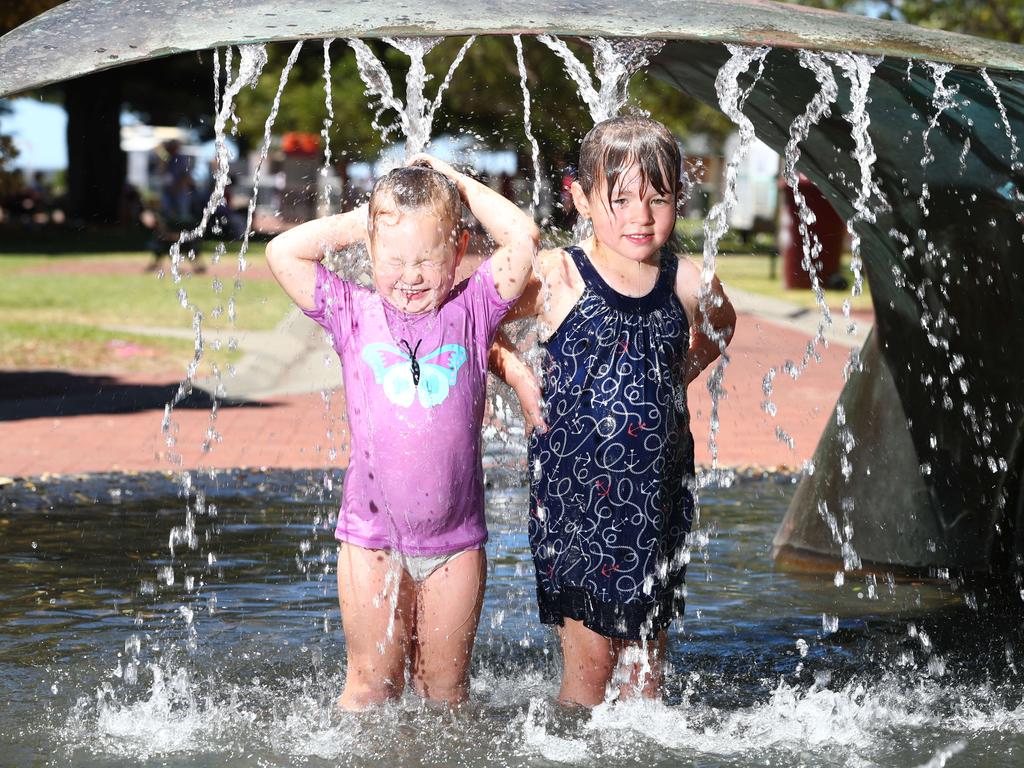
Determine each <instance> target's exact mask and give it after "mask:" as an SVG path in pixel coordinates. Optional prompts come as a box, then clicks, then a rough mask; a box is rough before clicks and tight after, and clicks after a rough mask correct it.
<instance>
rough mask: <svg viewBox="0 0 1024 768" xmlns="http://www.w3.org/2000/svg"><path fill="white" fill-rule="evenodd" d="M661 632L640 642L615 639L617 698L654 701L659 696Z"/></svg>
mask: <svg viewBox="0 0 1024 768" xmlns="http://www.w3.org/2000/svg"><path fill="white" fill-rule="evenodd" d="M665 638H666V633H665V631H664V630H663V631H661V632H659V633H658V634H657V635H655V636H654V637H652V638H651V639H650V640H648V641H647V643H646V646H645V644H644V643H640V642H633V641H629V640H616V641H614V645H615V651H616V653H615V655H616V659H617V665H616V670H615V678H616V682H617V683H619V688H618V692H619V698H620V699H633V698H637V697H638V696H639V697H641V698H645V699H657V698H660V696H661V684H662V682H663V680H664V675H663V670H662V659H663V658H664V657H665Z"/></svg>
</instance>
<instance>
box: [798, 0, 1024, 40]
mask: <svg viewBox="0 0 1024 768" xmlns="http://www.w3.org/2000/svg"><path fill="white" fill-rule="evenodd" d="M787 2H795V3H797V4H799V5H807V6H812V7H814V8H827V9H829V10H833V11H846V12H850V13H868V12H871V14H872V15H874V16H878V17H880V18H883V19H890V20H894V21H905V22H907V23H909V24H915V25H917V26H922V27H930V28H932V29H942V30H945V31H947V32H961V33H963V34H966V35H976V36H978V37H987V38H990V39H992V40H1002V41H1004V42H1008V43H1017V44H1021V43H1024V3H1022V2H1021V0H984V1H983V2H982V0H787Z"/></svg>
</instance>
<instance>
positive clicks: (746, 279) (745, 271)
mask: <svg viewBox="0 0 1024 768" xmlns="http://www.w3.org/2000/svg"><path fill="white" fill-rule="evenodd" d="M698 258H699V255H698ZM842 270H843V274H844V275H845V276H846V279H847V281H848V282H849V283H850V286H851V288H847V289H845V290H841V291H830V290H826V291H825V301H826V302H827V303H828V306H829V308H830V309H833V310H839V309H840V308H841V307H842V306H843V301H845V300H847V299H849V301H850V307H851V308H852V309H855V310H870V309H871V308H872V307H871V294H870V291H869V290H868V283H867V280H866V279H865V280H864V291H863V293H861V295H860V296H853V293H852V286H853V272H851V271H850V255H849V254H844V257H843V260H842ZM715 273H716V274H717V275H718V278H719V279H720V280H721V281H722V282H723V283H724V284H725V287H726V291H728V289H729V286H734V287H736V288H739V289H740V290H743V291H748V292H750V293H757V294H760V295H762V296H771V297H772V298H776V299H784V300H785V301H789V302H792V303H793V304H797V305H799V306H802V307H807V308H808V309H814V308H815V307H817V306H818V304H817V299H816V298H815V295H814V292H813V291H812V290H811V289H809V288H798V289H786V288H784V287H783V285H782V276H781V273H782V260H781V259H776V263H775V277H774V278H772V277H771V276H770V275H769V257H768V256H748V255H740V254H730V253H723V254H720V255H719V257H718V260H717V262H716V270H715Z"/></svg>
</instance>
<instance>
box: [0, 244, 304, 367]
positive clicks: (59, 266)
mask: <svg viewBox="0 0 1024 768" xmlns="http://www.w3.org/2000/svg"><path fill="white" fill-rule="evenodd" d="M211 251H212V246H211V247H210V248H208V249H207V250H206V252H205V253H204V256H203V263H205V264H206V265H208V266H209V265H210V256H211ZM151 260H152V256H151V255H150V254H148V253H144V252H138V253H118V254H116V255H103V254H101V255H93V254H62V255H59V256H56V255H37V254H9V255H8V254H5V255H3V256H0V281H2V284H3V286H4V288H3V290H2V291H0V337H2V338H3V339H4V344H3V345H0V366H2V367H4V368H6V369H29V368H32V369H43V368H79V369H83V368H84V369H97V368H111V367H113V368H117V369H119V370H129V371H132V370H138V371H142V370H163V371H166V370H168V369H169V368H171V369H177V368H180V369H181V370H182V371H184V368H185V365H186V364H187V363H188V361H189V360H190V359H191V358H192V350H193V342H192V341H191V340H189V339H188V338H185V339H182V338H168V337H161V336H159V334H158V331H162V330H164V329H167V330H168V332H169V334H173V333H175V332H176V333H178V334H180V333H183V332H184V333H187V334H189V335H191V333H192V326H193V316H194V315H193V311H192V306H194V307H196V308H198V309H199V311H200V312H201V313H202V316H203V323H202V327H203V332H204V333H205V334H208V333H210V332H212V331H218V330H223V331H230V330H232V329H235V330H238V331H260V330H270V329H272V328H273V327H274V326H275V325H277V323H279V322H280V321H281V320H282V319H283V318H284V317H285V316H286V314H287V313H288V311H289V310H290V308H291V306H292V305H291V302H290V301H289V299H288V298H287V296H285V295H284V293H283V292H282V291H281V289H280V288H279V287H278V285H277V284H276V283H275V282H274V281H273V280H272V279H269V278H268V277H267V275H266V273H265V271H264V270H261V269H259V266H261V264H262V261H263V246H262V245H261V244H257V245H255V246H254V248H253V249H252V252H251V255H250V263H251V264H252V265H253V267H254V269H253V271H252V272H251V273H250V272H247V273H243V275H242V278H241V280H240V281H239V282H238V283H237V284H236V275H235V273H236V271H237V266H236V262H235V260H234V259H233V257H231V256H230V255H228V256H225V257H223V258H222V260H221V262H220V263H219V264H218V265H216V266H212V267H210V270H209V271H208V272H206V273H205V274H199V273H194V272H192V271H191V269H192V267H194V265H192V264H189V263H186V264H185V265H183V267H182V279H181V281H180V282H178V283H175V282H174V280H173V279H172V277H171V275H170V274H169V265H168V262H167V260H166V259H165V260H164V261H163V262H162V264H161V267H162V268H163V270H164V273H165V274H164V275H163V277H158V273H156V272H150V271H146V268H147V266H148V265H149V264H150V262H151ZM179 291H184V297H185V300H186V304H187V305H189V306H188V308H185V307H183V306H182V304H181V299H180V297H179ZM232 299H233V301H234V304H235V318H236V322H235V323H232V322H231V321H230V320H229V317H228V308H229V302H230V301H231V300H232ZM154 332H157V333H156V335H155V334H154ZM238 357H239V354H238V353H235V352H231V353H228V352H227V350H226V349H225V350H222V351H218V352H215V351H214V350H212V349H209V348H208V349H207V352H206V354H205V358H206V362H207V363H209V362H211V361H216V362H218V363H219V364H220V365H221V366H223V365H224V364H225V363H227V362H231V361H234V360H237V358H238Z"/></svg>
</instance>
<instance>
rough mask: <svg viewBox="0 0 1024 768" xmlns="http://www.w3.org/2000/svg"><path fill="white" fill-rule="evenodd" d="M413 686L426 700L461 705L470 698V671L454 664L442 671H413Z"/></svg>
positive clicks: (422, 669) (420, 669)
mask: <svg viewBox="0 0 1024 768" xmlns="http://www.w3.org/2000/svg"><path fill="white" fill-rule="evenodd" d="M412 682H413V685H414V686H415V687H416V692H417V693H418V694H419V695H420V696H422V697H423V698H424V699H427V700H429V701H436V702H440V703H446V704H461V703H462V702H464V701H466V699H468V698H469V670H467V669H464V668H462V667H460V665H458V664H452V665H450V666H446V667H444V668H441V669H433V668H431V669H425V668H423V667H422V666H421V667H419V668H416V669H414V670H413V675H412Z"/></svg>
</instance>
